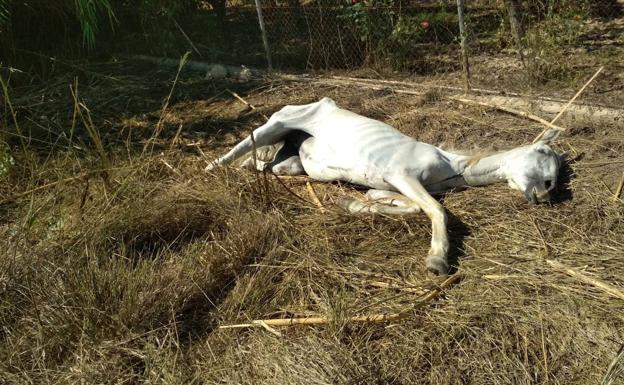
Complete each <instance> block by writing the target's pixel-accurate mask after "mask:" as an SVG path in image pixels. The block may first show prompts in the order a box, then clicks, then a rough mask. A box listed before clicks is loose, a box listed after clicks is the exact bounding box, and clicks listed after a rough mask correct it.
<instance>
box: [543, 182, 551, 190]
mask: <svg viewBox="0 0 624 385" xmlns="http://www.w3.org/2000/svg"><path fill="white" fill-rule="evenodd" d="M544 184H545V185H546V189H547V190H549V189H550V186H552V181H551V180H547V181H546V182H544Z"/></svg>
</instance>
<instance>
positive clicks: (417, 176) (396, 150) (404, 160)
mask: <svg viewBox="0 0 624 385" xmlns="http://www.w3.org/2000/svg"><path fill="white" fill-rule="evenodd" d="M558 133H559V132H558V131H550V132H548V133H547V134H546V135H544V138H543V139H542V140H540V141H539V142H537V143H534V144H531V145H527V146H522V147H518V148H514V149H512V150H509V151H506V152H500V153H496V154H493V155H489V156H481V157H479V156H476V157H475V156H466V155H459V154H454V153H450V152H447V151H443V150H441V149H439V148H437V147H435V146H432V145H430V144H426V143H422V142H418V141H416V140H415V139H413V138H410V137H408V136H406V135H404V134H402V133H400V132H399V131H398V130H396V129H395V128H393V127H391V126H389V125H387V124H385V123H382V122H379V121H376V120H373V119H369V118H366V117H364V116H360V115H358V114H355V113H353V112H350V111H347V110H343V109H341V108H339V107H337V106H336V103H335V102H334V101H333V100H331V99H329V98H323V99H322V100H320V101H319V102H316V103H312V104H307V105H302V106H286V107H284V108H282V109H281V110H280V111H278V112H276V113H275V114H273V116H271V118H270V119H269V120H268V122H267V123H266V124H264V125H263V126H261V127H259V128H257V129H256V130H254V132H253V138H252V137H251V136H249V137H247V138H245V139H244V140H243V141H241V142H240V143H239V144H237V145H236V146H235V147H234V148H233V149H232V150H231V151H230V152H228V153H227V154H226V155H224V156H223V157H221V158H219V159H217V160H216V161H215V162H214V163H213V164H211V165H209V166H208V167H207V168H206V171H209V170H211V169H213V168H214V167H216V166H217V165H228V164H231V163H232V162H233V161H235V160H236V159H238V158H240V157H242V156H243V155H246V154H248V153H250V152H252V150H253V146H254V143H253V142H254V141H255V146H257V153H263V152H264V153H266V152H269V153H272V155H273V156H270V157H269V159H268V160H267V158H266V157H260V156H258V158H259V159H264V160H263V161H260V160H257V162H255V163H256V167H258V168H259V169H261V170H263V169H270V170H271V171H273V172H274V173H275V174H277V175H301V174H307V175H309V176H310V177H311V178H313V179H315V180H319V181H326V182H329V181H345V182H350V183H354V184H358V185H362V186H366V187H369V188H371V189H372V190H370V191H369V192H368V193H367V197H368V199H370V200H372V201H373V202H371V203H370V204H364V203H362V202H359V201H350V202H349V203H347V204H345V205H344V206H345V208H346V209H347V210H348V211H350V212H363V211H365V212H379V213H385V214H409V213H414V212H418V211H420V210H422V211H424V212H425V214H426V215H427V216H428V217H429V219H430V220H431V223H432V232H431V233H432V237H431V248H430V249H429V253H428V256H427V259H426V266H427V269H428V270H429V271H431V272H432V273H434V274H439V275H443V274H447V273H448V269H449V264H448V260H447V254H448V250H449V242H448V235H447V229H446V213H445V211H444V208H443V207H442V205H441V204H440V203H439V202H438V201H437V200H436V199H434V198H433V197H432V196H431V194H439V193H443V192H446V191H449V190H452V189H457V188H461V187H465V186H484V185H488V184H492V183H496V182H507V183H508V184H509V186H510V187H511V188H513V189H516V190H520V191H522V192H523V193H524V196H525V197H526V199H527V200H528V201H529V202H531V203H537V202H546V201H549V200H550V191H551V190H553V189H554V188H555V184H556V182H557V176H558V173H559V168H560V166H561V163H562V162H561V160H560V158H559V156H558V155H557V154H556V153H555V152H554V151H553V150H552V149H551V148H550V147H549V146H548V144H547V143H549V142H550V141H552V140H554V139H555V138H556V136H557V134H558ZM265 146H269V147H265ZM253 164H254V159H252V158H250V159H247V160H246V161H245V162H244V163H243V166H250V165H253Z"/></svg>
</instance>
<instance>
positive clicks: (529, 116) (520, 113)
mask: <svg viewBox="0 0 624 385" xmlns="http://www.w3.org/2000/svg"><path fill="white" fill-rule="evenodd" d="M450 99H452V100H455V101H458V102H462V103H467V104H476V105H479V106H484V107H490V108H495V109H497V110H501V111H505V112H508V113H510V114H513V115H518V116H521V117H523V118H527V119H530V120H533V121H536V122H539V123H541V124H543V125H545V126H546V127H548V128H554V129H555V130H561V131H564V130H565V128H563V127H559V126H555V125H554V124H552V123H551V122H549V121H547V120H546V119H542V118H540V117H539V116H537V115H533V114H531V113H529V112H525V111H520V110H516V109H514V108H510V107H505V106H501V105H496V104H491V103H486V102H482V101H478V100H472V99H465V98H459V97H455V96H453V97H451V98H450Z"/></svg>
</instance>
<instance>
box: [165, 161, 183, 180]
mask: <svg viewBox="0 0 624 385" xmlns="http://www.w3.org/2000/svg"><path fill="white" fill-rule="evenodd" d="M160 161H161V162H162V163H163V164H164V165H165V166H166V167H167V168H168V169H169V170H171V171H173V173H174V174H176V175H178V176H182V173H181V172H180V171H178V170H177V169H176V168H175V167H173V166H172V165H170V164H169V162H167V161H166V160H164V159H160Z"/></svg>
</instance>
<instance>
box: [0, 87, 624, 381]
mask: <svg viewBox="0 0 624 385" xmlns="http://www.w3.org/2000/svg"><path fill="white" fill-rule="evenodd" d="M321 96H330V97H333V98H334V99H336V101H337V102H338V104H340V105H342V106H344V107H347V108H350V109H352V110H354V111H356V112H360V113H363V114H365V115H368V116H373V117H376V118H378V119H381V120H384V121H387V122H389V123H391V124H394V125H395V126H397V127H398V128H399V129H401V130H403V131H404V132H407V133H410V134H411V135H413V136H415V137H417V138H418V139H421V140H425V141H428V142H432V143H440V142H445V143H446V144H447V147H455V148H462V149H481V150H488V149H494V148H507V147H510V146H514V145H518V144H522V143H529V142H530V141H531V139H532V138H533V137H534V136H535V135H536V134H537V133H538V132H539V131H540V129H541V127H539V126H537V125H534V124H533V123H530V122H526V121H522V120H519V119H518V118H516V117H513V116H509V115H504V114H501V113H499V112H496V111H492V110H488V109H484V108H480V107H479V108H475V107H465V106H461V105H459V104H455V103H452V102H447V101H444V100H440V99H439V98H438V97H433V98H430V97H427V98H425V99H424V100H415V99H413V98H408V97H405V96H404V95H394V94H392V93H390V92H369V91H362V90H354V89H351V90H349V89H346V88H336V87H315V86H310V85H306V87H303V86H301V85H297V84H292V83H290V84H288V83H285V84H273V85H272V86H271V87H270V88H263V89H261V90H258V91H250V92H248V93H247V94H245V97H246V99H247V100H248V101H249V102H250V103H252V104H254V105H255V106H257V107H258V109H260V110H261V111H262V112H264V113H266V114H267V115H268V114H270V113H272V112H274V111H275V110H277V109H279V108H280V107H281V106H282V105H283V103H284V102H285V101H288V102H289V103H293V104H294V103H304V102H310V101H313V100H317V99H318V98H319V97H321ZM185 103H186V104H184V105H182V104H177V105H176V107H175V109H174V112H170V114H172V116H171V119H172V123H171V132H168V131H167V130H165V131H164V133H163V138H162V141H163V143H162V146H161V147H160V149H159V150H158V151H155V152H154V153H153V154H152V155H144V156H142V157H139V156H131V157H130V158H128V157H127V156H125V154H124V152H118V153H112V154H111V158H112V159H113V162H114V164H115V167H116V168H115V170H113V171H111V172H110V173H109V175H108V182H107V183H105V182H104V180H103V179H102V178H101V177H99V176H97V175H96V176H93V177H90V178H89V183H88V184H87V183H86V182H84V181H82V182H80V183H72V184H63V185H56V186H53V187H51V188H49V189H47V190H45V191H39V192H37V193H36V194H34V195H33V196H32V199H31V197H30V196H29V197H27V198H21V199H19V200H17V201H16V202H14V203H9V204H5V205H4V206H3V207H2V222H0V233H1V234H0V244H1V246H2V250H3V251H4V252H5V253H6V254H5V255H3V256H2V258H1V259H0V266H1V270H0V272H1V273H0V303H1V304H2V306H0V317H1V320H2V321H1V323H2V326H3V328H2V331H1V332H0V333H2V337H3V340H2V345H0V375H1V376H2V378H3V379H4V380H5V381H6V382H7V383H26V382H29V383H32V382H35V383H37V382H59V383H76V382H79V381H85V382H87V383H108V382H111V383H112V382H115V383H123V382H133V383H134V382H136V383H139V382H146V383H167V384H173V383H223V384H258V383H262V384H329V383H331V384H354V383H358V384H359V383H361V384H369V383H395V384H408V383H433V384H456V383H468V384H491V383H550V384H556V383H561V384H572V383H578V384H585V383H599V382H600V381H601V380H602V379H603V377H604V376H605V375H606V373H607V368H608V367H609V365H610V364H611V362H612V360H614V358H615V357H616V354H617V351H618V349H619V347H620V345H621V344H622V342H623V341H624V336H623V334H624V332H623V331H624V328H623V326H624V316H623V314H624V301H622V300H620V299H617V298H613V297H610V296H609V295H608V294H606V293H605V292H603V291H601V290H599V289H598V288H596V287H593V286H591V285H587V284H584V283H582V282H580V281H578V280H575V279H574V278H571V277H569V276H567V275H565V274H563V273H562V272H560V271H558V270H555V269H553V268H552V267H551V266H549V265H548V264H547V263H546V262H545V260H546V259H552V260H557V261H560V262H562V263H564V264H565V265H567V266H570V267H573V268H575V269H577V270H580V271H582V272H583V274H586V275H588V276H590V277H593V278H595V279H600V280H602V281H605V282H609V283H611V284H613V285H615V286H617V287H619V288H622V286H623V281H622V278H621V277H622V272H623V271H624V262H623V260H622V251H623V250H624V247H623V245H624V231H623V230H624V226H623V220H624V213H623V210H622V202H621V201H618V202H613V201H612V192H611V191H610V189H612V190H613V189H614V186H616V185H617V183H618V181H619V180H618V177H619V176H620V174H621V173H620V172H618V170H621V167H622V163H621V155H620V154H621V150H622V146H623V138H622V136H621V133H617V132H611V131H602V130H599V129H596V130H594V131H588V130H585V129H583V128H578V127H577V128H573V129H572V131H571V132H570V135H569V136H567V137H566V138H565V139H563V140H562V141H561V142H560V143H558V144H557V149H558V150H560V151H561V150H570V149H572V150H573V151H572V155H571V156H570V158H578V159H576V161H575V162H571V163H570V164H569V165H568V166H567V168H566V170H565V172H564V173H563V176H562V178H561V181H560V188H559V191H558V193H557V195H556V196H555V202H554V204H553V205H552V206H536V207H530V206H528V205H527V204H526V203H525V202H524V201H523V199H522V197H520V196H519V195H518V194H516V193H514V192H512V191H509V189H508V188H507V187H506V186H491V187H487V188H474V189H468V190H466V191H463V192H457V193H452V194H448V195H447V196H445V197H443V198H442V199H443V201H444V202H443V203H444V206H445V207H446V208H447V210H448V212H449V215H450V223H449V230H450V237H451V240H452V248H453V250H452V255H453V257H455V258H458V259H459V261H458V266H459V268H458V269H459V270H458V274H461V276H462V279H461V281H460V282H459V283H458V284H457V285H455V286H453V287H452V288H450V289H448V290H446V291H445V293H444V295H443V297H442V298H439V299H437V300H435V301H433V302H431V304H429V305H428V306H425V307H421V308H419V309H417V310H414V311H413V314H412V316H411V317H409V318H408V319H405V320H402V321H399V322H392V323H387V324H361V323H360V324H351V323H348V322H347V321H346V320H347V318H348V317H350V316H353V315H363V314H382V313H392V312H397V311H401V310H403V309H405V308H409V307H410V306H411V305H412V304H413V303H414V302H415V301H417V300H418V298H420V296H421V294H420V290H421V289H422V290H426V289H428V288H432V287H434V286H435V285H436V281H435V280H432V279H430V278H428V277H427V276H426V274H425V269H424V256H425V255H426V252H427V249H428V245H429V237H430V224H429V221H428V220H427V219H426V218H425V217H424V216H422V215H417V216H414V217H409V218H388V217H383V216H365V217H354V216H347V215H344V214H342V213H339V212H337V211H335V210H332V209H331V207H332V201H333V200H334V199H336V198H338V197H340V196H341V195H343V194H352V195H356V196H358V195H359V194H361V192H360V191H358V190H356V189H354V188H353V187H352V186H345V185H340V184H332V185H328V184H314V189H315V191H316V193H317V195H318V197H319V199H320V200H321V201H322V202H323V204H324V205H326V207H329V208H330V210H328V211H327V212H325V213H321V212H320V210H318V209H317V207H316V205H315V204H314V203H313V202H312V200H311V198H310V196H309V195H308V191H307V190H306V187H305V185H304V184H302V183H297V182H294V181H286V182H284V183H283V184H282V183H279V182H277V181H276V180H275V178H274V177H273V176H271V175H264V174H261V173H258V174H255V173H250V172H243V171H237V170H232V169H230V170H220V171H217V172H216V173H215V174H214V175H204V174H203V173H201V169H202V168H203V166H204V165H205V160H206V159H208V158H210V159H211V158H212V157H213V156H214V155H215V154H217V153H222V152H223V151H225V150H226V148H227V147H228V146H230V145H231V144H232V143H234V142H235V141H236V140H238V139H239V138H241V137H242V136H243V135H244V134H245V133H246V132H248V130H250V129H252V128H253V127H254V126H256V125H257V124H259V123H261V122H262V118H261V117H259V116H257V115H253V114H252V115H245V116H246V118H245V119H243V120H242V123H241V120H239V119H238V117H234V118H233V120H234V121H235V123H232V124H234V128H237V127H238V125H240V124H244V127H242V129H238V130H237V131H236V130H235V131H232V132H231V133H225V134H223V135H220V134H218V135H217V134H215V135H217V136H215V137H213V138H211V137H210V136H208V137H206V138H199V139H197V138H186V137H184V135H182V137H181V139H180V141H179V142H177V143H175V144H174V145H173V147H172V150H169V148H170V146H171V139H172V138H173V137H174V136H175V131H176V129H177V122H178V119H183V118H184V116H186V115H187V114H192V113H197V111H196V110H193V105H194V103H193V102H192V101H186V102H185ZM197 103H198V104H200V105H201V106H204V107H198V108H206V106H205V102H197ZM202 103H203V104H202ZM184 106H186V108H184ZM220 106H221V107H220ZM229 106H232V108H238V107H236V105H235V104H232V100H231V99H230V98H223V99H216V100H214V101H213V102H212V103H211V106H210V107H209V109H206V110H204V111H207V112H205V114H206V115H205V119H206V121H211V119H213V118H214V116H213V115H210V114H212V113H213V112H212V111H214V114H217V113H218V114H224V113H226V112H227V113H232V111H235V110H227V111H225V110H226V109H227V108H229ZM191 110H192V111H191ZM155 113H156V114H157V113H158V112H155ZM246 113H247V111H246V110H245V108H244V106H243V107H242V108H241V109H240V110H239V113H238V114H239V115H244V114H246ZM152 114H154V112H152ZM135 118H136V119H141V117H140V115H137V116H135ZM218 118H219V117H216V118H215V119H218ZM167 119H169V118H167ZM215 138H216V139H215ZM188 142H199V143H200V148H203V151H204V152H206V153H207V154H206V158H204V157H203V156H202V155H201V154H200V153H199V152H197V151H196V150H195V148H196V146H191V148H192V150H188V146H187V144H188ZM161 151H162V154H160V152H161ZM574 151H576V153H574ZM581 152H582V153H584V155H582V156H580V154H581ZM618 162H619V163H618ZM24 164H26V163H24ZM97 165H98V162H97V159H83V158H80V159H78V158H73V157H70V156H66V155H59V156H57V157H55V158H54V159H52V160H50V161H48V162H47V163H46V164H45V165H43V166H40V168H38V169H34V170H30V171H28V170H27V166H24V167H23V169H20V170H18V172H17V173H15V175H13V176H12V178H13V179H10V180H9V181H5V182H3V186H2V188H3V191H4V190H6V191H10V190H12V191H14V192H19V191H26V190H28V189H29V188H32V187H34V184H44V183H45V182H49V181H53V180H58V179H62V178H64V177H69V176H71V175H73V173H75V172H77V170H82V169H83V168H86V169H89V168H96V167H97ZM18 167H19V166H18ZM20 175H21V176H20ZM379 283H383V284H386V285H385V286H384V285H383V284H379ZM405 289H412V290H405ZM308 315H322V316H327V317H328V318H329V319H330V322H329V324H327V325H324V326H316V327H305V326H304V327H292V328H286V329H280V332H281V336H276V335H274V334H272V333H270V332H268V331H266V330H264V329H262V328H254V329H245V330H219V329H217V326H219V325H225V324H231V323H241V322H248V321H250V320H252V319H264V318H285V317H301V316H308ZM618 365H620V367H621V364H617V362H616V363H615V364H614V365H613V367H614V368H617V367H618ZM615 381H616V382H614V383H617V381H622V380H621V379H619V380H617V379H616V380H615Z"/></svg>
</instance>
